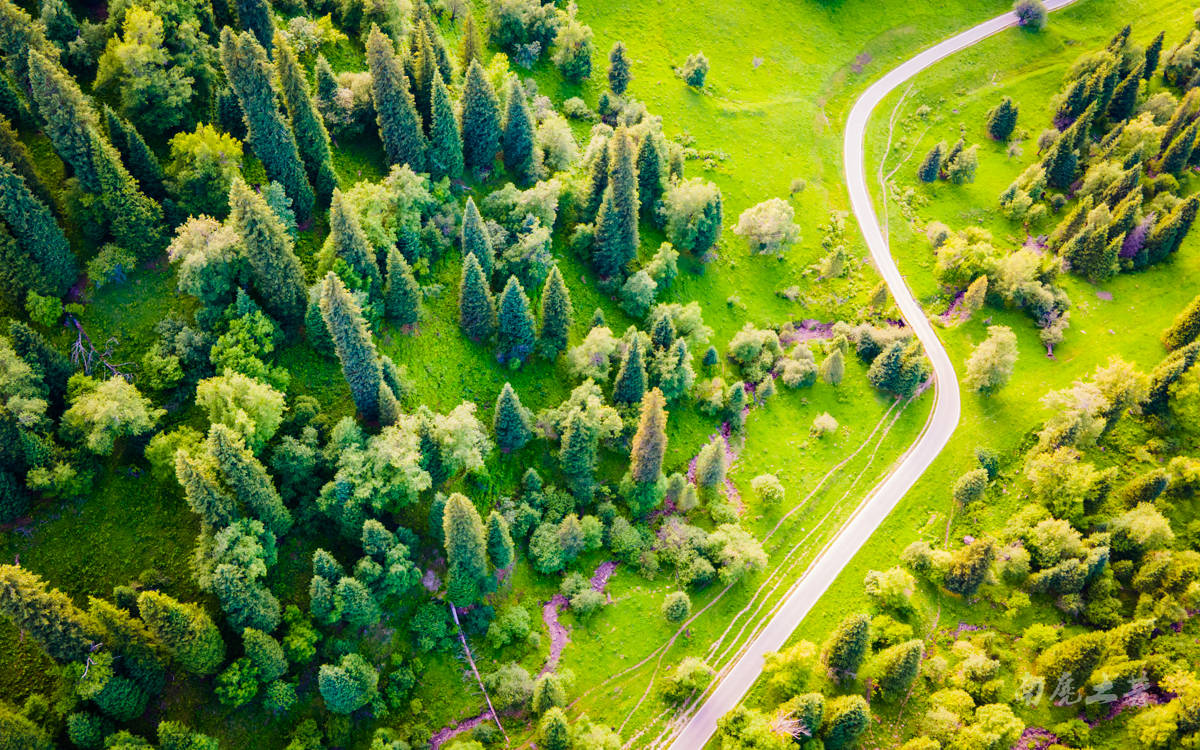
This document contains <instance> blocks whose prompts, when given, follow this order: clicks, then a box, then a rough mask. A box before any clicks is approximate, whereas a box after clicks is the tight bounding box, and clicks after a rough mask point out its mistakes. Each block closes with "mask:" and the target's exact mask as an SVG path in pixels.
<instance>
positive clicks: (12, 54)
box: [0, 0, 59, 117]
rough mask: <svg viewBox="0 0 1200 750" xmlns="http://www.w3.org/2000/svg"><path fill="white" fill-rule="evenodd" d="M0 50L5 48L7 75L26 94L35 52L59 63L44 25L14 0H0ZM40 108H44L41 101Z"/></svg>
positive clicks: (57, 53) (43, 58) (55, 48)
mask: <svg viewBox="0 0 1200 750" xmlns="http://www.w3.org/2000/svg"><path fill="white" fill-rule="evenodd" d="M0 50H4V67H5V69H6V70H7V71H8V75H9V76H10V77H11V78H12V79H13V82H14V83H16V85H17V88H19V89H20V90H21V91H22V92H23V93H28V92H29V90H30V79H31V78H32V75H31V71H30V68H31V67H32V65H31V58H32V57H33V56H34V55H37V56H39V57H41V58H42V60H43V61H45V60H52V61H54V63H56V64H57V63H58V57H59V50H58V48H57V47H55V46H54V44H53V43H51V42H50V40H49V39H48V38H46V33H45V28H44V27H43V26H42V25H41V24H38V23H34V20H33V18H32V17H31V16H30V15H29V14H28V13H27V12H25V10H24V9H23V8H21V7H20V6H18V5H17V4H16V3H15V2H13V1H12V0H0ZM37 108H38V109H39V110H40V109H41V103H40V102H38V103H37ZM46 116H47V115H43V117H46Z"/></svg>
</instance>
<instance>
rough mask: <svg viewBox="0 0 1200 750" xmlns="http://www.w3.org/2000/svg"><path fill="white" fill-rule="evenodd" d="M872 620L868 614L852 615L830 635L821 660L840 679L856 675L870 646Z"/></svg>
mask: <svg viewBox="0 0 1200 750" xmlns="http://www.w3.org/2000/svg"><path fill="white" fill-rule="evenodd" d="M870 643H871V640H870V620H869V619H868V618H867V616H866V615H863V614H855V615H850V616H849V617H847V618H846V619H844V620H842V621H841V622H840V623H839V624H838V626H837V627H836V628H835V629H834V631H833V634H832V635H830V636H829V641H828V642H827V643H826V644H825V649H824V651H823V652H822V653H821V660H822V661H823V662H824V663H825V666H826V667H828V668H829V670H830V671H831V672H833V673H834V675H835V676H837V677H838V678H839V679H844V678H846V677H849V676H852V675H854V673H855V672H857V671H858V668H859V666H861V665H862V662H863V658H864V657H865V656H866V655H867V651H868V649H869V648H870Z"/></svg>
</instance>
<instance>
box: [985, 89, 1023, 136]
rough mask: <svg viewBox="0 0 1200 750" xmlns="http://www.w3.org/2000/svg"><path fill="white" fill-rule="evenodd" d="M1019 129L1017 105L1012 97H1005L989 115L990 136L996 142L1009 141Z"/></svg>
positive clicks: (988, 127)
mask: <svg viewBox="0 0 1200 750" xmlns="http://www.w3.org/2000/svg"><path fill="white" fill-rule="evenodd" d="M1016 127H1017V105H1015V104H1013V100H1012V99H1011V98H1010V97H1007V96H1006V97H1004V98H1003V99H1001V100H1000V103H999V104H997V105H996V106H995V107H992V109H991V110H990V111H988V114H987V131H988V135H989V136H991V137H992V140H994V141H1007V140H1008V139H1009V138H1010V137H1011V136H1012V133H1013V130H1014V129H1015V128H1016Z"/></svg>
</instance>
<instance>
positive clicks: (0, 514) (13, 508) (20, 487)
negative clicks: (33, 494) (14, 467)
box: [0, 469, 29, 524]
mask: <svg viewBox="0 0 1200 750" xmlns="http://www.w3.org/2000/svg"><path fill="white" fill-rule="evenodd" d="M28 511H29V492H28V491H27V490H26V489H25V484H24V483H23V482H22V481H21V480H20V479H18V478H17V477H16V476H14V475H13V474H12V472H10V471H7V470H5V469H0V524H4V523H12V522H13V521H16V520H17V519H18V518H20V517H21V516H24V515H25V514H26V513H27V512H28Z"/></svg>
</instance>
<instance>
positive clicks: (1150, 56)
mask: <svg viewBox="0 0 1200 750" xmlns="http://www.w3.org/2000/svg"><path fill="white" fill-rule="evenodd" d="M1164 34H1165V32H1162V31H1160V32H1158V36H1156V37H1154V41H1152V42H1150V44H1148V45H1146V60H1145V68H1144V69H1143V70H1142V78H1144V79H1145V80H1147V81H1149V80H1150V77H1151V76H1153V75H1154V71H1156V70H1158V59H1159V57H1160V56H1161V55H1162V48H1163V36H1164Z"/></svg>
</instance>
